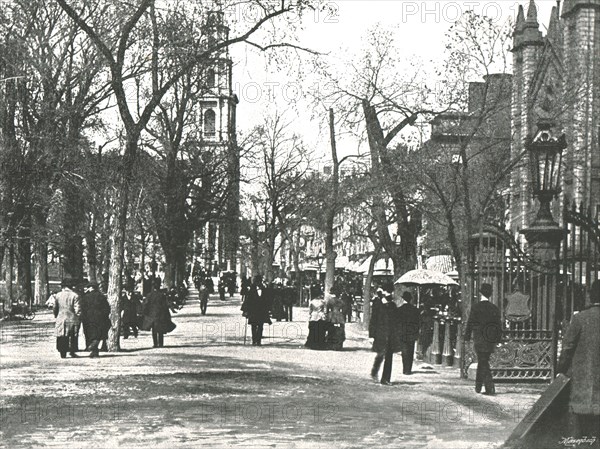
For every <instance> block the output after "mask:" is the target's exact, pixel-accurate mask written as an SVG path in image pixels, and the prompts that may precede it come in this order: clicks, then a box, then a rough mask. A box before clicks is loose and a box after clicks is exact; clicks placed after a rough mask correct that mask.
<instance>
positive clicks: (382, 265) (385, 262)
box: [356, 256, 394, 274]
mask: <svg viewBox="0 0 600 449" xmlns="http://www.w3.org/2000/svg"><path fill="white" fill-rule="evenodd" d="M372 258H373V256H369V257H367V260H365V261H364V262H363V263H361V264H360V266H359V267H358V269H357V270H356V271H357V272H358V273H366V272H367V271H369V265H370V263H371V259H372ZM374 271H377V272H378V274H382V273H383V274H393V271H394V264H393V263H392V259H390V258H385V257H384V258H381V259H379V260H378V261H377V262H375V268H374Z"/></svg>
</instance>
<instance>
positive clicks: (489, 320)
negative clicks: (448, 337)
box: [465, 284, 502, 395]
mask: <svg viewBox="0 0 600 449" xmlns="http://www.w3.org/2000/svg"><path fill="white" fill-rule="evenodd" d="M479 292H480V293H481V298H480V300H479V302H478V303H477V304H475V305H474V306H473V307H472V308H471V313H470V315H469V320H468V321H467V328H466V330H465V341H470V340H471V335H472V336H473V343H474V344H473V346H474V349H475V353H476V354H477V375H476V377H475V391H476V392H477V393H481V388H482V386H483V385H485V394H488V395H493V394H495V392H496V390H495V387H494V381H493V379H492V371H491V370H490V356H491V355H492V352H494V349H495V348H496V344H497V343H500V341H501V340H502V321H501V316H500V310H499V309H498V307H496V306H495V305H494V304H492V303H491V302H490V298H491V297H492V286H491V285H490V284H481V287H480V288H479Z"/></svg>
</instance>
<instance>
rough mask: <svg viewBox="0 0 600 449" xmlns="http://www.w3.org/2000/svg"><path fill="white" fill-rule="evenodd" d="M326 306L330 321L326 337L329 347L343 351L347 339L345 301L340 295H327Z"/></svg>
mask: <svg viewBox="0 0 600 449" xmlns="http://www.w3.org/2000/svg"><path fill="white" fill-rule="evenodd" d="M325 308H326V313H327V320H328V322H329V326H328V329H327V338H326V344H327V348H328V349H333V350H335V351H341V349H342V347H343V346H344V341H345V340H346V324H345V321H346V320H345V317H344V302H343V300H342V298H340V297H339V296H336V295H333V294H330V295H326V299H325Z"/></svg>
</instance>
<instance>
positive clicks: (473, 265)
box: [462, 226, 559, 380]
mask: <svg viewBox="0 0 600 449" xmlns="http://www.w3.org/2000/svg"><path fill="white" fill-rule="evenodd" d="M469 245H470V248H469V255H470V260H469V267H470V270H469V272H468V279H469V282H468V285H467V292H466V294H467V295H469V297H470V298H472V301H473V303H475V302H476V301H477V298H478V291H479V286H480V285H481V284H482V283H484V282H486V283H489V284H492V286H493V290H494V295H493V298H492V302H494V304H495V305H496V306H498V308H499V309H500V311H501V314H502V322H503V324H504V331H503V333H504V335H503V342H502V343H500V344H499V345H498V348H497V349H496V352H494V354H493V355H492V357H491V359H490V366H491V368H492V375H493V376H494V378H496V379H544V380H545V379H551V378H552V377H553V374H554V366H555V359H556V341H557V335H556V326H555V325H554V322H555V311H556V294H557V284H558V279H559V275H558V272H557V271H558V270H557V269H556V268H554V269H549V268H548V267H546V266H544V265H541V264H539V263H537V262H536V261H535V260H533V259H532V258H531V257H529V255H527V254H525V253H524V252H523V251H522V250H521V248H520V246H519V245H518V244H517V242H515V240H514V239H513V238H512V236H511V235H510V234H508V233H507V232H506V231H505V230H503V229H500V228H497V227H494V226H487V227H485V228H484V229H483V230H482V232H480V233H479V234H477V235H475V236H473V237H472V238H471V240H470V242H469ZM475 361H476V356H475V352H474V351H473V349H472V346H471V345H466V346H465V355H464V362H463V373H462V374H463V376H465V377H466V376H467V374H468V369H469V365H470V364H471V363H473V362H475Z"/></svg>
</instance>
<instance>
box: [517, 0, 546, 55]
mask: <svg viewBox="0 0 600 449" xmlns="http://www.w3.org/2000/svg"><path fill="white" fill-rule="evenodd" d="M521 43H522V45H542V32H541V31H540V24H539V23H538V20H537V6H535V1H534V0H530V1H529V8H528V9H527V19H526V20H525V23H524V24H523V37H522V41H521Z"/></svg>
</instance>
